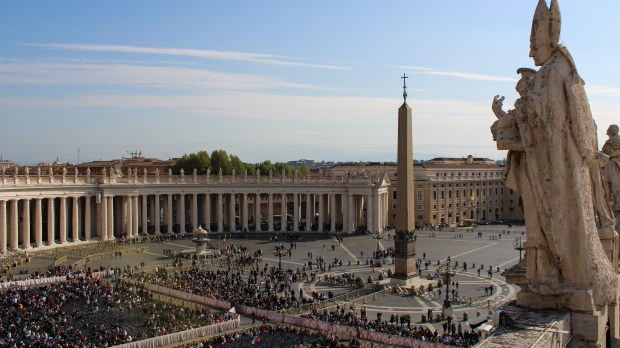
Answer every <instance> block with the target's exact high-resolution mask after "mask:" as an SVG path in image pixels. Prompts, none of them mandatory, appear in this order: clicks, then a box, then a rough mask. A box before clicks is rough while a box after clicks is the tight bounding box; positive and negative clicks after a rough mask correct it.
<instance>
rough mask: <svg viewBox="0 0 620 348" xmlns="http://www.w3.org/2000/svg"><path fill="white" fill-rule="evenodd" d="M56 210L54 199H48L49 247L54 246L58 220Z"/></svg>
mask: <svg viewBox="0 0 620 348" xmlns="http://www.w3.org/2000/svg"><path fill="white" fill-rule="evenodd" d="M55 215H56V212H55V209H54V198H48V199H47V245H53V244H54V243H55V241H54V235H55V234H56V224H55V223H56V219H55Z"/></svg>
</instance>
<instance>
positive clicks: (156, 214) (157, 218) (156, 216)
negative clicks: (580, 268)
mask: <svg viewBox="0 0 620 348" xmlns="http://www.w3.org/2000/svg"><path fill="white" fill-rule="evenodd" d="M153 198H154V200H153V226H155V235H160V234H161V209H160V208H159V201H160V199H161V198H160V196H159V194H156V195H155V196H154V197H153Z"/></svg>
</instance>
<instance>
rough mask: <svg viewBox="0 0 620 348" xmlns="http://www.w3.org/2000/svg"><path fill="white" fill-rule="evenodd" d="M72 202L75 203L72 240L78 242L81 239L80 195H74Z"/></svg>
mask: <svg viewBox="0 0 620 348" xmlns="http://www.w3.org/2000/svg"><path fill="white" fill-rule="evenodd" d="M71 200H72V203H73V208H72V209H71V210H72V212H71V213H72V215H71V217H72V221H71V241H72V242H74V243H75V242H77V241H78V240H80V237H79V233H80V208H79V202H80V197H73V198H72V199H71Z"/></svg>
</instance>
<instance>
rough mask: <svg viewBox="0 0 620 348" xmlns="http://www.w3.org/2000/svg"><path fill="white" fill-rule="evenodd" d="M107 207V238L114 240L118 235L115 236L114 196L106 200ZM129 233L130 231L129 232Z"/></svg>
mask: <svg viewBox="0 0 620 348" xmlns="http://www.w3.org/2000/svg"><path fill="white" fill-rule="evenodd" d="M106 204H107V207H106V210H107V214H106V215H107V225H108V227H107V229H106V231H107V234H106V239H105V240H114V239H115V238H116V237H115V236H114V197H108V200H107V201H106ZM128 234H129V233H128Z"/></svg>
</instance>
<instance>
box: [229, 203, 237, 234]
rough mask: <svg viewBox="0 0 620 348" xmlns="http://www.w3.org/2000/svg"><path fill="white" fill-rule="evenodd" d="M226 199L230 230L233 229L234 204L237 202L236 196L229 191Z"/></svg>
mask: <svg viewBox="0 0 620 348" xmlns="http://www.w3.org/2000/svg"><path fill="white" fill-rule="evenodd" d="M228 199H229V201H228V230H229V231H231V232H232V231H234V230H235V216H236V214H235V204H236V203H237V197H236V195H235V194H234V193H231V194H230V195H229V196H228Z"/></svg>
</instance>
